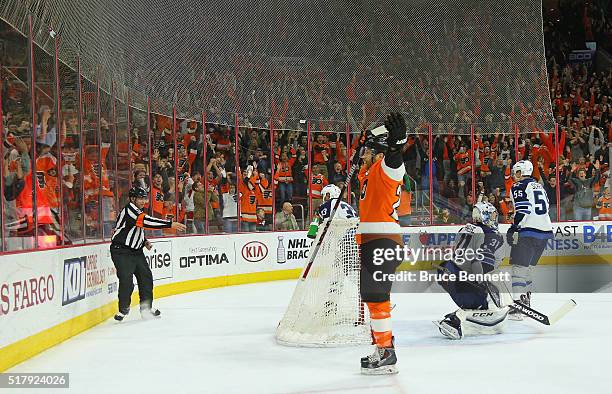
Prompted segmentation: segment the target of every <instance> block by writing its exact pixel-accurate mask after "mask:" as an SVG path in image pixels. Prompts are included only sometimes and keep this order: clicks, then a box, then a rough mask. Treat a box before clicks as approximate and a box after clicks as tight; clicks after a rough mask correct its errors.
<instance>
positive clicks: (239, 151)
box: [0, 3, 612, 250]
mask: <svg viewBox="0 0 612 394" xmlns="http://www.w3.org/2000/svg"><path fill="white" fill-rule="evenodd" d="M600 10H601V7H600V5H599V4H598V3H589V7H587V8H585V11H584V18H583V20H582V22H583V23H582V24H581V26H583V29H585V30H588V26H591V33H588V32H587V34H592V36H593V37H594V38H595V39H597V37H602V36H605V35H606V34H608V35H609V21H607V20H606V19H605V14H602V13H601V12H599V11H600ZM341 17H342V18H346V17H347V16H346V15H343V16H341ZM388 17H389V15H386V14H384V15H377V16H376V17H373V18H371V19H367V18H366V19H364V20H359V21H358V23H355V24H352V25H351V24H342V23H340V24H339V25H346V26H347V27H346V28H345V30H343V32H342V33H343V34H342V37H344V41H342V42H335V43H334V45H337V46H338V47H339V48H341V50H340V51H339V52H337V58H335V59H333V61H334V64H335V66H336V67H335V70H336V71H335V73H331V74H330V73H325V68H321V65H320V64H319V65H316V64H310V63H308V64H306V65H302V66H300V67H302V68H299V67H298V68H297V69H295V68H294V69H291V68H290V67H285V68H284V69H283V72H282V73H280V74H278V75H275V76H274V77H271V76H270V75H267V74H262V73H261V70H262V69H265V68H266V64H267V62H268V61H269V60H270V59H266V57H265V56H263V55H261V54H255V53H250V54H240V55H234V56H235V58H232V59H230V60H231V61H228V64H229V63H231V64H240V65H241V67H240V68H239V72H231V71H226V72H223V73H221V72H219V73H204V74H202V75H201V76H200V77H198V78H196V81H195V82H194V85H193V89H194V91H201V92H206V93H207V94H206V96H205V97H202V98H196V97H195V96H192V97H190V100H192V101H191V102H190V106H199V108H202V109H205V112H206V123H205V124H203V123H202V121H201V120H202V119H192V118H189V117H188V118H183V117H179V118H178V119H176V120H175V121H174V122H173V118H172V117H171V116H168V115H169V114H168V113H165V115H160V114H156V113H152V114H147V112H146V111H143V110H141V109H137V108H135V107H129V108H128V106H127V105H126V103H125V102H123V101H119V100H114V104H109V103H111V102H113V99H112V98H111V97H110V95H109V94H108V92H103V93H102V95H101V98H100V101H101V102H106V104H105V105H101V106H98V105H96V94H95V90H96V89H95V85H94V84H92V83H89V85H87V84H84V85H83V86H82V89H83V90H82V92H78V91H77V90H76V86H78V84H76V83H72V85H71V84H70V83H66V82H67V81H70V80H71V79H70V78H69V77H62V78H63V79H62V81H61V82H62V83H61V85H62V87H63V92H62V102H63V103H64V104H63V107H62V111H61V115H62V118H61V121H60V122H58V120H57V119H56V116H55V103H54V101H53V97H54V93H53V90H52V89H53V83H51V82H53V81H39V82H38V83H37V84H36V85H35V86H36V94H35V100H34V101H35V104H36V105H35V108H36V116H35V119H36V121H35V122H34V124H33V123H32V114H31V113H30V112H31V110H30V105H31V104H30V102H31V99H30V97H29V94H28V87H27V83H24V82H27V80H28V77H27V73H26V72H24V68H25V66H27V56H24V55H23V54H24V53H26V45H27V40H25V39H23V38H22V37H21V38H16V37H17V36H18V33H16V32H12V33H11V31H10V30H11V28H10V27H8V26H7V25H6V26H5V25H3V27H2V29H1V30H2V32H1V34H2V37H3V38H4V39H5V40H7V41H10V42H12V43H13V45H12V47H11V49H9V50H7V51H6V53H5V54H4V56H5V58H4V61H3V64H5V65H8V66H4V68H3V69H2V73H1V75H0V77H1V82H2V86H1V95H2V108H1V111H0V115H2V129H3V136H4V141H3V142H4V145H3V159H4V160H3V168H2V170H3V173H2V175H3V178H2V180H3V183H2V185H3V189H4V190H3V195H4V200H3V207H4V209H3V215H2V226H3V234H4V240H5V239H10V240H12V242H13V244H11V243H10V242H9V243H7V244H6V245H3V247H4V249H5V250H15V249H27V248H31V247H33V246H34V242H33V238H34V236H35V235H36V236H37V237H38V240H37V243H38V245H39V246H44V245H47V243H46V242H48V245H49V246H53V245H55V244H70V243H72V242H82V240H83V239H94V240H95V239H104V238H108V237H110V235H111V233H112V225H113V223H114V220H115V215H116V212H117V211H118V210H119V209H120V206H121V205H122V204H124V203H125V201H126V199H127V190H128V189H129V187H130V186H131V185H140V186H142V187H144V188H146V189H147V190H148V191H149V193H150V203H149V205H148V206H147V209H148V210H149V211H150V212H151V213H152V214H153V215H155V216H158V217H164V218H167V219H172V220H178V221H181V222H184V223H185V224H186V225H187V232H188V233H189V234H204V233H219V232H236V231H238V230H240V231H270V230H272V228H274V229H277V230H297V229H303V228H304V227H305V225H307V224H308V221H309V218H310V213H311V212H312V211H315V210H316V209H317V207H318V206H319V205H320V204H321V202H322V200H321V197H322V196H321V190H322V188H323V187H324V186H325V185H327V184H330V183H333V184H335V185H337V186H339V187H340V188H342V187H343V186H344V185H345V183H346V180H347V169H348V164H349V163H348V161H349V158H350V156H351V154H352V150H353V149H354V146H355V140H356V138H355V137H356V136H357V135H358V131H359V130H362V129H363V128H367V127H369V126H371V125H372V124H375V122H376V121H377V120H378V119H379V118H380V117H381V116H382V115H383V114H384V113H386V112H387V111H388V110H390V109H392V108H398V107H399V108H401V109H402V111H403V113H404V115H405V117H406V119H407V121H408V123H409V124H410V128H411V131H410V135H409V138H408V142H407V143H406V145H405V146H404V160H405V164H406V170H407V175H406V177H405V179H404V187H403V190H402V206H401V207H400V222H401V224H402V225H421V224H429V223H430V216H431V217H433V222H434V223H438V224H460V223H464V222H465V221H466V220H469V217H470V215H471V207H472V206H473V204H474V202H475V201H476V199H478V198H485V199H487V200H488V201H490V202H491V203H493V204H494V205H495V206H496V207H497V209H498V211H499V212H500V218H501V221H502V222H508V221H510V220H511V217H512V214H513V207H512V205H511V203H510V197H509V188H510V186H511V184H512V180H511V177H510V168H511V166H512V164H513V163H514V162H515V161H516V160H520V159H528V160H531V161H532V163H533V164H534V178H536V179H537V180H538V181H539V182H541V183H542V184H543V185H544V188H545V189H546V191H547V194H548V196H549V200H550V205H551V212H552V218H553V220H555V219H556V220H593V219H599V220H610V219H612V193H611V190H610V182H609V181H608V179H609V175H610V172H609V171H610V170H609V166H610V162H611V160H612V158H611V155H612V125H611V118H612V108H611V105H612V91H611V84H612V69H610V68H607V69H597V68H596V66H595V64H584V63H570V62H568V61H567V60H566V57H564V56H560V54H564V53H566V52H567V51H568V50H569V49H570V48H572V45H573V44H564V43H565V42H568V41H567V40H568V37H567V36H566V35H563V34H558V30H553V29H552V27H554V26H555V25H554V24H547V25H546V32H545V33H546V37H547V42H546V44H547V49H548V52H547V60H548V64H547V66H548V83H549V85H548V88H546V86H545V87H544V89H543V88H542V86H541V84H542V82H543V81H546V78H545V76H543V74H542V70H540V69H539V66H538V64H539V60H538V58H537V56H535V54H534V53H529V52H527V53H523V54H521V56H522V57H521V58H519V59H517V58H511V57H509V58H511V59H510V60H508V59H505V60H499V59H495V61H491V60H492V58H490V59H489V62H488V63H487V61H486V60H484V61H483V62H484V63H483V64H480V66H482V67H481V68H478V67H475V66H477V64H476V63H473V62H469V61H467V60H466V59H467V57H468V56H470V54H469V53H467V52H465V51H464V50H463V49H465V46H466V45H468V44H469V45H478V44H477V43H473V42H472V43H465V42H462V40H463V38H462V29H461V28H460V27H459V26H460V24H458V23H448V24H446V23H444V25H443V26H440V28H441V29H444V31H446V32H447V39H448V40H449V41H448V42H446V41H439V42H438V41H434V42H432V41H431V40H429V39H428V38H427V37H426V36H427V31H426V30H419V29H408V30H404V29H403V28H402V27H400V26H396V27H395V28H393V27H389V29H390V30H389V31H388V30H376V26H378V24H377V23H376V22H377V21H379V20H383V19H385V20H386V18H388ZM462 17H463V18H466V19H465V20H466V21H467V22H470V21H471V22H475V21H474V20H470V19H469V17H468V16H462ZM481 22H483V23H484V25H482V26H487V23H488V24H489V25H490V24H491V23H492V22H491V21H490V20H489V21H486V20H485V21H481ZM485 22H486V23H485ZM390 31H393V32H395V33H394V34H400V35H401V36H403V37H404V38H405V40H403V41H401V43H398V48H395V49H394V53H392V54H390V55H391V58H392V59H393V61H391V62H382V59H384V58H389V54H388V53H385V49H384V48H380V47H379V46H377V45H374V41H376V40H377V38H376V37H378V38H380V40H382V41H384V40H385V39H386V38H384V37H385V36H386V35H389V34H390ZM555 32H557V33H555ZM511 34H513V35H512V36H511V37H510V38H511V39H509V40H508V42H496V43H494V44H490V43H489V45H491V46H493V47H495V48H498V49H499V50H504V48H506V49H507V50H510V49H508V48H509V46H510V45H511V43H512V42H513V39H516V38H517V36H515V35H516V34H519V33H517V32H514V31H513V32H511ZM572 37H573V36H572ZM552 39H554V40H556V41H555V43H554V45H553V44H552V43H551V44H550V45H549V41H548V40H552ZM19 40H20V41H19ZM564 40H565V41H564ZM17 41H18V42H17ZM407 42H410V43H411V44H410V45H412V46H410V47H409V46H406V45H407V44H402V43H407ZM480 44H482V45H485V44H483V43H480ZM329 45H331V44H329ZM366 50H369V51H370V52H371V53H370V55H372V54H375V55H372V56H365V54H364V51H366ZM419 54H421V55H422V54H426V56H421V55H419ZM378 55H380V56H378ZM491 56H492V55H491ZM51 60H52V59H51V58H49V59H47V62H46V63H47V64H48V65H47V66H46V67H52V66H49V64H52V61H51ZM408 62H409V63H410V64H411V65H414V67H411V68H407V67H405V64H406V63H408ZM41 64H42V65H41ZM44 64H45V62H44V61H43V62H40V61H39V62H37V66H36V67H37V68H40V67H45V66H44ZM520 65H522V66H524V65H527V66H526V67H522V66H521V67H519V66H520ZM303 67H307V68H306V72H303V71H304V68H303ZM272 69H273V70H277V71H278V69H274V68H272ZM410 69H415V70H417V72H412V73H411V71H410ZM505 69H509V70H514V71H513V73H511V74H508V73H505V72H502V71H503V70H505ZM234 71H235V70H234ZM37 74H43V73H37ZM196 74H197V73H196ZM458 76H460V77H461V78H458ZM74 79H76V76H74V77H73V78H72V80H74ZM527 81H529V82H530V83H527ZM141 82H143V81H141ZM143 83H144V82H143ZM67 85H68V87H67ZM249 92H250V93H251V94H249ZM549 94H550V98H551V100H548V96H549ZM79 95H81V96H82V97H81V100H82V101H83V110H82V113H81V116H78V112H79V111H78V109H77V108H76V106H77V105H78V104H75V103H78V102H79ZM510 96H512V97H515V98H516V97H518V98H520V99H513V100H510V99H505V98H504V97H506V98H507V97H510ZM549 101H550V102H551V104H552V113H553V114H554V120H555V122H556V123H557V124H558V133H555V127H554V124H553V123H552V119H548V115H549V113H550V108H548V107H547V106H548V104H546V103H547V102H549ZM66 103H68V104H66ZM298 103H301V104H298ZM64 107H65V108H64ZM98 107H100V108H98ZM114 107H117V108H114ZM221 109H224V110H225V111H222V110H221ZM228 109H235V110H237V111H238V112H240V114H241V115H240V116H239V118H238V123H239V127H238V130H236V128H235V119H234V117H233V115H230V111H229V110H228ZM262 113H264V114H269V115H270V116H266V117H261V118H258V117H257V116H256V114H262ZM181 116H182V115H181ZM313 117H316V118H317V120H316V121H310V122H309V123H308V124H307V123H306V122H297V121H295V122H294V121H290V120H291V119H293V120H296V119H306V118H313ZM256 119H257V120H256ZM262 119H266V120H262ZM270 119H273V121H272V122H271V123H270V122H269V120H270ZM266 122H267V123H266ZM307 125H308V126H310V127H309V128H308V127H307ZM430 127H431V133H429V128H430ZM347 130H349V131H350V132H348V133H347ZM309 131H310V141H309V140H308V136H309ZM34 135H35V138H33V136H34ZM472 135H473V137H472ZM430 138H431V146H430ZM430 152H431V155H430ZM430 156H431V157H430ZM60 157H61V159H58V158H60ZM430 167H431V171H430ZM32 174H36V176H35V177H33V175H32ZM358 189H359V185H358V184H357V183H356V180H355V179H353V180H352V182H351V184H350V185H347V191H346V193H345V195H344V196H343V198H344V199H346V200H348V201H349V202H350V203H351V204H352V205H353V206H354V207H355V208H357V209H358V208H359V207H358V199H357V198H356V194H355V193H356V191H358ZM34 196H36V199H35V201H36V203H35V204H34V203H33V201H34ZM557 196H558V197H557ZM557 212H559V216H557ZM238 223H240V228H238ZM151 235H152V236H164V235H174V233H173V232H172V230H163V231H158V232H155V233H152V234H151ZM4 240H3V241H4ZM15 240H18V241H15Z"/></svg>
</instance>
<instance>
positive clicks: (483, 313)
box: [472, 312, 493, 317]
mask: <svg viewBox="0 0 612 394" xmlns="http://www.w3.org/2000/svg"><path fill="white" fill-rule="evenodd" d="M472 316H473V317H488V316H493V312H475V313H472Z"/></svg>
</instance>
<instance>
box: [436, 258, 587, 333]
mask: <svg viewBox="0 0 612 394" xmlns="http://www.w3.org/2000/svg"><path fill="white" fill-rule="evenodd" d="M432 266H433V267H435V268H437V269H439V270H441V271H444V272H445V273H447V274H450V273H451V272H450V270H449V269H448V268H446V267H442V266H440V265H437V264H432ZM466 283H469V284H470V285H472V286H473V287H475V288H477V289H479V290H485V291H486V292H487V293H488V294H489V297H491V300H492V301H493V303H494V304H495V306H496V307H498V308H501V307H502V305H501V299H500V297H499V292H494V291H492V290H491V288H492V287H493V286H490V283H489V282H484V284H479V283H476V282H470V281H467V282H466ZM505 286H506V285H505V283H504V287H505ZM506 290H508V288H507V287H506ZM576 305H577V304H576V301H574V300H572V299H569V300H567V301H566V302H565V303H564V304H563V305H561V306H560V307H559V308H558V309H557V310H556V311H554V312H553V313H552V314H551V315H550V316H547V315H545V314H543V313H542V312H539V311H537V310H535V309H533V308H531V307H529V306H527V305H525V304H523V303H522V302H520V301H517V300H514V302H513V303H512V304H509V305H508V307H509V308H510V309H512V310H515V311H518V312H520V313H522V314H523V315H525V316H527V317H529V318H532V319H533V320H535V321H537V322H538V323H542V324H544V325H547V326H551V325H553V324H555V323H556V322H558V321H559V320H560V319H561V318H562V317H563V316H565V315H567V314H568V313H569V312H570V311H571V310H572V309H574V308H575V307H576Z"/></svg>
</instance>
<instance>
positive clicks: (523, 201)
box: [506, 160, 553, 320]
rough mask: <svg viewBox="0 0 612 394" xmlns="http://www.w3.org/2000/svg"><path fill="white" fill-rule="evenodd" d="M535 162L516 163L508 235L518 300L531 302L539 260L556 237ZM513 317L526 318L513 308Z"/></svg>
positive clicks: (547, 201)
mask: <svg viewBox="0 0 612 394" xmlns="http://www.w3.org/2000/svg"><path fill="white" fill-rule="evenodd" d="M532 172H533V164H531V162H530V161H528V160H521V161H518V162H516V164H514V166H512V176H513V178H514V180H515V183H514V185H512V194H511V196H510V197H511V199H512V204H513V205H514V212H515V213H514V221H513V223H512V225H511V226H510V229H509V230H508V233H507V234H506V239H507V241H508V243H509V244H510V247H511V251H510V265H511V266H512V292H513V293H514V297H515V299H518V298H520V301H521V302H522V303H523V304H525V305H527V306H530V305H531V290H532V281H533V278H532V276H533V268H534V267H535V265H536V264H537V263H538V260H539V259H540V256H542V252H544V248H545V247H546V242H547V240H549V239H551V238H553V231H552V223H551V221H550V216H549V206H550V204H549V200H548V196H547V195H546V191H545V190H544V187H543V186H542V185H540V184H539V183H538V182H537V181H536V180H535V179H533V178H532V177H531V174H532ZM510 318H511V319H513V320H522V315H521V314H520V313H519V312H514V311H512V312H511V313H510Z"/></svg>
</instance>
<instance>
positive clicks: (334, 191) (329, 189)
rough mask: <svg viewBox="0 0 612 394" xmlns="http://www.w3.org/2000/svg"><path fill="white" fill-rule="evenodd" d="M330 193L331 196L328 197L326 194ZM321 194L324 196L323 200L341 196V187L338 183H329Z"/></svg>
mask: <svg viewBox="0 0 612 394" xmlns="http://www.w3.org/2000/svg"><path fill="white" fill-rule="evenodd" d="M328 194H329V198H326V195H328ZM321 196H323V201H327V200H328V199H329V200H331V199H333V198H338V197H340V188H339V187H338V186H336V185H327V186H325V187H324V188H323V190H321Z"/></svg>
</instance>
